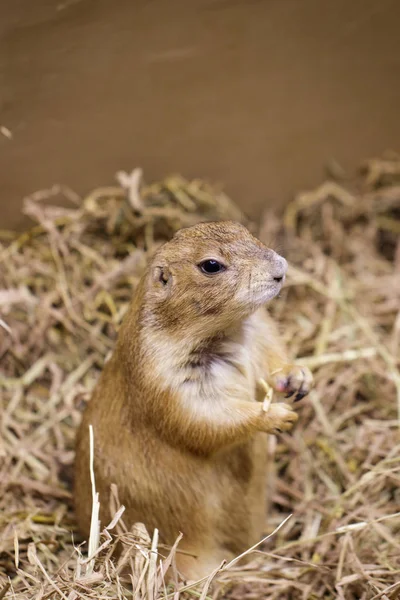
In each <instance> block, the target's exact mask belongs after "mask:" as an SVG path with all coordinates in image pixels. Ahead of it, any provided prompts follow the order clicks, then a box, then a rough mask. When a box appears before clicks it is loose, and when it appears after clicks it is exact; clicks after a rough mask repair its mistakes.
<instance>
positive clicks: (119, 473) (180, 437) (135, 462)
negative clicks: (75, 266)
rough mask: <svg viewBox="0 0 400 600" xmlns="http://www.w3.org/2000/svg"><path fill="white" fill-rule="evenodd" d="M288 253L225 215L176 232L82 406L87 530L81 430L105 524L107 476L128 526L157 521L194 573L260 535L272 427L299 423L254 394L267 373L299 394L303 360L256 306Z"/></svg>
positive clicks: (79, 502) (79, 501)
mask: <svg viewBox="0 0 400 600" xmlns="http://www.w3.org/2000/svg"><path fill="white" fill-rule="evenodd" d="M286 269H287V263H286V260H285V259H284V258H282V257H281V256H279V255H278V254H276V253H275V252H273V251H272V250H270V249H268V248H267V247H266V246H264V245H263V244H262V243H261V242H260V241H259V240H257V239H256V238H254V237H253V236H252V235H251V234H250V233H249V232H248V230H247V229H246V228H245V227H243V226H242V225H239V224H237V223H233V222H217V223H202V224H199V225H196V226H194V227H190V228H187V229H182V230H180V231H179V232H178V233H177V234H176V235H175V236H174V238H173V239H172V240H171V241H169V242H167V243H166V244H164V245H163V246H162V247H161V248H160V249H159V250H158V251H157V253H156V254H155V256H154V258H153V259H152V260H151V262H150V264H149V266H148V268H147V270H146V272H145V274H144V275H143V277H142V279H141V282H140V284H139V286H138V288H137V289H136V291H135V295H134V298H133V301H132V302H131V304H130V307H129V309H128V312H127V314H126V316H125V318H124V321H123V323H122V325H121V329H120V332H119V337H118V341H117V344H116V348H115V351H114V353H113V355H112V357H111V359H110V360H109V361H108V363H107V364H106V365H105V367H104V370H103V373H102V375H101V377H100V380H99V382H98V384H97V387H96V388H95V391H94V393H93V396H92V399H91V401H90V402H89V404H88V407H87V409H86V411H85V413H84V416H83V421H82V425H81V427H80V430H79V433H78V441H77V449H76V475H75V500H76V511H77V517H78V522H79V525H80V527H81V529H82V531H83V533H85V535H88V533H89V527H90V512H91V486H90V477H89V434H88V426H89V424H92V425H93V430H94V440H95V451H94V470H95V476H96V485H97V489H98V491H99V493H100V503H101V520H102V524H103V525H106V524H108V522H109V520H110V519H111V515H110V514H109V493H110V485H111V484H112V483H115V484H116V485H117V487H118V492H119V498H120V501H121V502H122V503H123V504H124V505H125V507H126V511H125V515H124V520H125V523H126V524H127V525H128V526H129V527H131V526H132V525H133V524H134V523H136V522H138V521H139V522H142V523H144V524H145V525H146V527H147V529H148V530H149V532H150V534H151V532H152V530H153V529H154V528H158V530H159V532H160V540H161V541H162V542H163V543H165V544H169V545H172V544H173V543H174V541H175V540H176V538H177V536H178V534H179V532H182V533H183V539H182V541H181V543H180V546H179V548H180V549H181V550H184V552H182V553H178V554H177V567H178V570H179V571H180V572H181V573H182V575H183V577H184V578H186V579H190V580H195V579H199V578H201V577H204V576H206V575H208V574H209V573H210V572H211V571H212V570H213V569H214V568H216V567H217V566H218V565H219V564H220V563H221V561H222V560H223V559H230V558H232V557H233V556H235V555H237V554H239V553H241V552H243V551H244V550H246V549H247V548H248V547H249V546H251V545H252V544H254V543H256V542H257V541H259V540H260V539H261V536H262V533H263V526H264V522H265V506H266V497H265V490H266V462H267V452H266V442H267V435H266V434H267V433H275V432H277V431H278V432H279V431H287V430H289V429H290V428H291V427H292V425H293V423H294V422H295V421H296V420H297V415H296V413H295V412H294V411H293V410H292V409H291V407H290V406H288V405H287V404H281V403H273V404H271V406H270V408H269V410H268V411H267V412H265V411H263V409H262V405H261V404H260V403H258V402H256V395H257V381H258V380H259V378H261V377H263V378H264V379H266V380H267V381H268V382H269V383H270V384H271V385H272V386H273V387H274V388H275V389H276V390H278V391H280V392H285V393H286V395H292V394H293V395H295V397H296V399H300V398H301V397H303V396H305V395H306V394H307V393H308V391H309V388H310V385H311V382H312V377H311V374H310V372H309V371H308V369H306V368H301V367H298V366H293V365H290V364H289V363H288V360H287V358H286V353H285V350H284V348H283V346H282V343H281V340H280V336H279V334H278V332H277V330H276V329H275V326H274V323H273V322H272V320H271V318H270V317H269V316H268V315H267V313H266V311H265V308H264V305H265V304H266V303H267V302H268V301H269V300H271V299H272V298H274V297H275V296H276V295H277V294H278V293H279V291H280V289H281V286H282V283H283V281H284V278H285V273H286Z"/></svg>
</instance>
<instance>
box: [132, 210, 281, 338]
mask: <svg viewBox="0 0 400 600" xmlns="http://www.w3.org/2000/svg"><path fill="white" fill-rule="evenodd" d="M286 269H287V262H286V260H285V259H284V258H282V257H281V256H279V255H278V254H276V252H274V251H273V250H270V249H269V248H267V247H266V246H264V244H262V243H261V242H260V241H259V240H257V239H256V238H255V237H254V236H252V235H251V233H250V232H249V231H248V230H247V229H246V228H245V227H243V225H240V224H238V223H234V222H231V221H226V222H215V223H200V224H199V225H195V226H194V227H189V228H187V229H181V230H180V231H178V233H176V234H175V236H174V237H173V239H172V240H171V241H170V242H167V243H166V244H164V245H163V246H162V247H161V248H160V249H159V250H158V252H157V253H156V255H155V256H154V258H153V260H152V262H151V264H150V267H149V270H148V273H147V281H146V282H145V303H144V306H145V314H144V315H143V317H144V318H145V319H146V320H147V319H150V320H151V322H152V323H154V324H157V326H159V327H163V328H168V329H170V330H176V329H177V328H178V329H180V328H186V329H189V330H194V329H197V330H200V331H201V330H202V329H204V330H207V331H209V330H210V329H211V330H214V331H218V329H220V328H221V327H225V326H229V325H231V324H234V323H235V321H240V320H241V319H243V318H245V317H247V316H249V315H250V314H251V313H253V312H254V311H255V310H256V309H257V308H259V307H260V306H261V305H262V304H265V303H266V302H268V301H269V300H271V298H274V296H276V295H277V294H278V293H279V291H280V289H281V287H282V284H283V281H284V279H285V274H286Z"/></svg>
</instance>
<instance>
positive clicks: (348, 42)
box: [0, 0, 400, 228]
mask: <svg viewBox="0 0 400 600" xmlns="http://www.w3.org/2000/svg"><path fill="white" fill-rule="evenodd" d="M399 30H400V2H399V1H398V0H379V2H377V1H376V0H351V1H349V0H0V126H2V127H3V128H6V129H3V130H2V131H3V134H0V182H1V194H0V227H1V228H4V227H13V228H14V227H21V226H22V225H23V222H22V217H21V214H20V207H21V201H22V197H23V196H24V195H26V194H29V193H30V192H33V191H35V190H36V189H38V188H41V187H49V186H51V185H52V184H53V183H56V182H59V183H67V184H69V185H70V186H72V187H74V188H75V189H76V190H77V191H79V192H80V193H85V192H87V191H88V190H89V189H90V188H91V187H92V186H97V185H102V184H106V183H110V182H112V181H113V176H114V173H115V171H116V170H118V169H121V168H124V169H131V168H133V167H135V166H142V167H143V168H144V170H145V175H146V179H147V180H150V179H152V178H158V177H162V176H163V175H165V174H168V173H169V172H171V171H173V172H176V171H179V172H181V173H182V174H184V175H186V176H189V177H190V176H201V177H206V178H210V179H212V180H218V181H223V182H225V184H226V188H227V190H228V192H229V193H230V194H232V195H233V196H234V198H235V199H237V200H238V201H239V202H240V203H241V205H242V206H243V207H245V208H246V209H247V210H248V211H250V213H251V214H253V215H256V214H257V213H258V212H259V210H260V207H262V206H263V205H264V206H265V205H266V203H271V204H272V203H274V204H282V203H283V202H285V201H287V200H288V198H290V196H291V194H292V193H293V192H294V191H295V190H298V189H299V188H304V187H307V186H312V185H314V184H316V183H318V181H319V180H320V179H321V178H322V177H323V167H324V165H325V164H326V162H327V161H328V160H330V159H331V158H335V159H336V160H337V161H339V162H340V163H341V164H342V165H343V166H344V167H346V168H347V169H353V168H354V167H355V166H356V165H357V164H358V163H359V161H360V160H361V159H364V158H367V157H370V156H372V155H376V154H379V153H381V152H382V151H383V150H385V149H386V148H393V149H399V139H400V118H399V116H400V115H399V107H400V36H399ZM7 130H9V131H10V132H11V133H12V139H9V138H8V137H7ZM4 133H5V134H6V135H4Z"/></svg>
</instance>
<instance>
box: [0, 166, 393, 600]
mask: <svg viewBox="0 0 400 600" xmlns="http://www.w3.org/2000/svg"><path fill="white" fill-rule="evenodd" d="M119 181H120V183H121V184H122V185H126V186H127V187H129V186H130V189H129V193H128V194H125V193H124V192H123V190H122V189H121V188H108V189H101V190H96V191H95V192H93V194H91V195H90V196H89V197H88V198H86V199H85V200H84V201H83V202H81V201H80V199H79V198H78V197H77V196H76V195H75V194H73V193H72V192H71V191H69V190H67V189H64V188H53V189H52V190H49V191H47V192H45V193H41V194H36V195H35V196H33V197H32V198H30V199H28V200H27V201H26V206H25V211H26V212H27V213H28V214H29V215H31V216H32V218H33V219H35V220H36V221H37V223H38V224H37V226H35V227H34V228H33V229H31V230H30V231H27V232H26V233H24V234H23V235H16V234H13V233H11V232H1V234H0V240H1V243H0V264H1V271H0V311H1V312H0V317H1V321H0V359H1V375H0V386H1V388H0V389H1V400H0V407H1V434H0V457H1V463H0V465H1V467H0V469H1V470H0V510H1V514H0V599H1V598H4V597H7V598H15V599H22V598H24V599H25V598H26V599H36V600H37V599H46V598H57V599H58V598H63V599H68V600H78V599H81V598H85V599H89V598H93V599H100V598H103V599H104V600H106V599H111V598H132V597H134V598H147V599H149V600H150V599H162V598H172V599H174V600H178V599H179V598H181V599H182V598H186V597H188V598H200V599H201V600H205V599H206V598H215V599H216V598H230V599H236V598H237V599H248V600H250V599H262V598H268V599H278V598H279V600H284V599H287V600H289V599H290V600H297V599H298V600H300V599H304V600H307V599H320V598H325V599H330V598H339V599H349V600H350V599H354V600H356V599H367V598H369V599H372V598H374V599H378V598H382V599H384V600H388V599H394V598H399V597H400V535H399V533H400V513H399V512H398V511H399V509H400V485H399V484H400V437H399V425H400V376H399V370H398V368H399V346H400V315H399V306H400V303H399V298H400V289H399V288H400V244H399V237H400V236H399V214H400V160H399V159H398V158H397V157H395V156H392V157H389V158H387V159H384V160H379V161H370V162H369V163H367V164H366V165H365V168H364V170H363V172H362V174H360V175H359V176H358V177H357V178H355V179H354V180H348V181H347V182H346V187H343V182H341V183H340V184H339V183H338V182H332V181H331V182H328V183H326V184H324V185H323V186H321V187H320V188H319V189H317V190H315V191H313V192H310V193H307V194H301V195H299V196H298V197H297V198H296V200H295V201H294V202H293V203H292V204H291V205H289V206H288V208H287V210H286V213H285V218H284V226H283V227H282V226H281V224H280V222H279V221H278V220H277V218H276V217H275V216H274V215H272V214H268V215H265V218H264V219H263V222H262V223H261V226H260V228H256V229H259V235H260V237H261V238H262V239H264V241H267V242H269V241H271V240H274V241H275V245H276V244H279V249H280V250H281V251H282V252H284V253H285V255H286V256H287V257H288V259H289V261H290V263H291V268H290V273H289V277H288V282H287V285H286V288H285V289H284V291H283V293H282V295H281V298H280V299H278V300H277V301H275V302H274V303H273V304H272V306H271V310H272V311H273V312H274V313H275V314H276V316H277V318H278V319H279V320H280V321H281V323H282V325H283V331H284V335H285V338H286V340H287V342H288V345H289V347H290V350H291V352H292V354H293V355H294V356H295V357H297V358H298V360H300V361H301V362H302V363H306V364H308V365H309V366H310V367H311V368H312V369H313V371H314V374H315V379H316V387H315V390H314V391H313V393H312V394H311V395H310V397H309V399H308V400H306V401H304V403H303V406H301V407H300V408H299V411H300V413H301V414H300V421H299V424H298V426H297V427H296V429H295V431H294V432H293V433H292V434H290V435H284V436H282V438H279V439H278V440H275V438H272V437H271V439H270V441H271V444H270V451H271V453H273V454H274V455H275V475H276V476H275V477H274V478H273V484H272V485H271V494H272V499H273V511H272V513H271V514H270V515H269V519H268V523H267V526H266V534H268V533H272V532H273V531H274V530H275V529H276V531H275V533H274V535H271V536H270V537H269V538H268V539H267V540H266V541H265V543H263V544H262V546H261V547H259V548H257V549H255V550H254V551H253V552H252V554H251V557H250V562H249V563H248V564H246V565H245V566H242V565H241V564H240V563H238V562H236V561H233V562H232V563H230V564H229V565H224V566H222V567H221V569H220V570H219V571H218V572H216V573H214V574H210V578H209V579H208V580H207V581H206V582H202V583H201V584H199V585H198V586H197V587H194V586H192V587H191V588H190V589H186V591H185V590H184V589H181V590H177V589H175V590H174V589H172V588H171V587H170V588H168V589H167V588H166V587H165V584H164V581H163V572H165V569H166V567H168V565H169V564H170V563H171V561H172V563H173V556H174V553H175V550H176V549H175V548H173V549H172V550H171V551H169V549H164V548H162V547H158V543H157V536H156V535H155V536H154V538H153V540H150V539H149V536H148V534H147V532H146V531H145V530H144V529H143V528H142V527H140V526H138V527H136V529H135V530H134V531H133V532H127V531H125V530H124V526H123V522H122V520H121V518H120V517H121V511H120V512H118V510H117V509H118V502H117V499H116V500H115V508H116V518H115V519H114V522H113V523H111V526H110V527H109V528H108V529H105V530H104V531H103V532H102V533H101V536H100V540H99V544H100V551H97V554H96V555H95V556H90V557H89V560H88V559H87V557H85V555H84V554H81V551H80V549H79V547H78V543H79V542H80V540H79V537H78V534H77V532H76V531H75V526H74V516H73V510H72V505H71V493H70V489H71V477H72V471H71V467H72V463H73V456H74V436H75V431H76V428H77V425H78V423H79V420H80V415H81V410H82V408H83V406H84V404H85V402H86V401H87V399H88V397H89V396H90V390H91V389H92V388H93V385H94V383H95V381H96V379H97V377H98V374H99V371H100V369H101V367H102V365H103V363H104V359H105V357H106V356H107V355H108V353H109V352H110V350H111V349H112V347H113V341H114V339H115V336H116V333H117V330H118V327H119V324H120V322H121V319H122V317H123V315H124V312H125V310H126V307H127V303H128V301H129V298H130V296H131V293H132V289H133V288H134V287H135V285H136V282H137V280H138V277H139V276H140V273H141V272H142V269H143V266H144V264H145V259H146V254H148V253H151V252H153V251H154V249H155V248H156V247H157V246H158V245H159V244H160V243H162V242H163V241H164V240H166V239H168V238H169V237H170V236H171V235H172V233H173V232H174V231H175V230H177V229H179V228H180V227H182V226H184V225H188V224H192V223H195V222H197V221H199V220H202V219H218V218H233V219H238V220H239V219H243V217H242V215H241V214H240V212H239V211H238V210H237V208H236V207H235V206H234V205H233V204H232V203H231V202H230V201H229V200H228V199H227V198H226V197H225V196H224V195H223V194H222V193H220V192H215V191H213V190H211V189H210V188H208V186H206V185H205V184H203V183H201V182H197V181H194V182H187V181H184V180H183V179H181V178H179V177H175V178H171V179H169V180H167V181H165V182H162V183H160V184H154V185H151V186H142V189H141V190H140V193H138V185H137V184H138V178H137V173H136V175H134V176H133V177H124V176H123V175H121V174H120V175H119ZM59 194H61V195H63V196H64V197H67V198H69V200H70V201H71V203H72V206H73V207H72V208H70V209H61V208H56V207H54V206H49V205H48V204H46V203H45V202H43V200H44V199H46V198H48V197H49V196H52V195H53V196H55V197H56V196H57V195H59ZM290 514H291V515H292V516H289V515H290ZM122 518H123V515H122ZM285 519H286V520H285ZM104 525H105V524H103V526H104ZM279 525H281V526H280V527H278V526H279ZM117 538H119V539H122V540H123V542H124V552H123V554H122V557H121V558H119V559H118V560H112V557H113V552H114V549H115V540H116V539H117ZM92 541H93V540H92ZM94 547H97V544H95V545H94ZM83 551H84V547H82V552H83ZM210 584H211V585H210Z"/></svg>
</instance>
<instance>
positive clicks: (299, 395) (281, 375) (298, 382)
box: [270, 365, 313, 402]
mask: <svg viewBox="0 0 400 600" xmlns="http://www.w3.org/2000/svg"><path fill="white" fill-rule="evenodd" d="M270 383H271V385H272V387H273V388H274V390H275V391H277V392H281V393H285V392H286V395H285V398H291V397H292V396H293V395H295V397H294V399H293V401H294V402H298V401H299V400H302V399H303V398H304V396H307V394H308V393H309V391H310V390H311V387H312V384H313V376H312V374H311V371H310V369H308V367H301V366H298V365H285V366H284V367H283V368H282V369H280V370H279V371H277V372H276V373H274V374H273V375H272V376H271V378H270Z"/></svg>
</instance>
